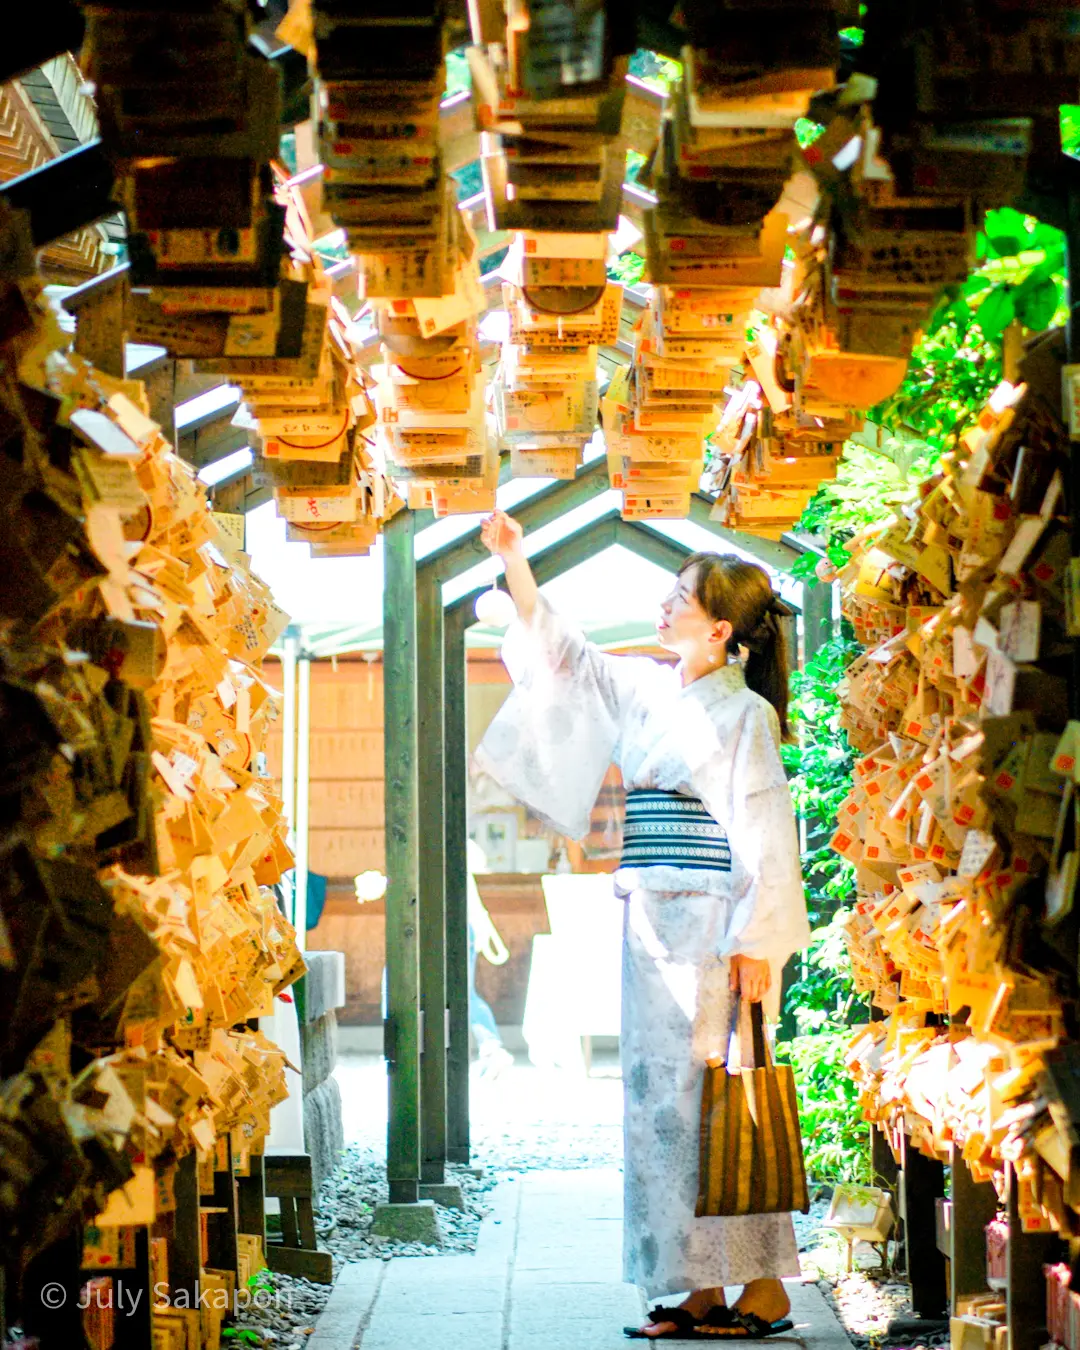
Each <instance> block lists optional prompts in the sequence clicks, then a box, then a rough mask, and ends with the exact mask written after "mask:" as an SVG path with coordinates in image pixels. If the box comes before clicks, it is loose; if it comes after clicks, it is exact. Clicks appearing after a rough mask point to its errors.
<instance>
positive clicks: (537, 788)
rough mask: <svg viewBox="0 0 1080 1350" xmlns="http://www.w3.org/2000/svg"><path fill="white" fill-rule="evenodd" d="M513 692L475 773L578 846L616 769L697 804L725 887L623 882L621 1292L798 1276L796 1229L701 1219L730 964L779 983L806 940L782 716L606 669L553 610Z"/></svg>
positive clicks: (732, 692) (617, 662)
mask: <svg viewBox="0 0 1080 1350" xmlns="http://www.w3.org/2000/svg"><path fill="white" fill-rule="evenodd" d="M503 659H504V661H505V663H506V666H507V668H508V670H509V671H510V674H511V676H512V678H513V680H514V684H515V689H514V692H513V694H512V695H511V697H510V698H509V699H508V700H507V702H506V703H505V704H504V705H503V707H502V709H500V711H499V713H498V714H497V715H496V717H495V719H494V721H493V722H492V724H491V727H490V728H489V730H488V732H487V734H486V736H485V738H484V740H483V742H482V744H481V746H480V747H479V749H478V751H477V755H476V767H477V769H478V770H479V771H480V772H481V773H487V774H490V775H491V776H492V777H493V778H494V779H496V781H497V782H499V783H500V784H501V785H502V786H503V787H504V788H505V789H506V790H507V791H508V792H509V793H511V794H512V795H513V796H514V797H516V798H517V799H518V800H519V801H521V802H523V803H524V804H525V805H527V806H528V807H529V808H530V809H531V810H533V811H534V812H536V813H537V814H539V815H540V816H542V817H543V818H544V819H545V820H547V821H548V822H549V823H550V824H551V825H552V826H553V827H554V828H555V829H556V830H558V831H559V832H560V833H562V834H565V835H568V836H569V837H571V838H575V839H579V838H582V837H583V836H584V835H585V834H587V833H588V830H589V816H590V813H591V810H592V807H593V805H594V803H595V801H596V798H597V795H598V793H599V790H600V785H601V783H602V781H603V779H604V776H605V774H606V772H607V768H608V765H609V764H610V763H611V761H612V759H616V760H617V761H618V763H619V766H620V768H621V770H622V775H623V780H624V782H625V785H626V788H627V790H628V791H630V790H633V789H647V788H652V789H660V790H662V791H665V792H674V793H681V794H685V795H687V796H690V797H696V798H699V799H700V800H701V801H702V803H703V804H704V806H705V807H706V808H707V810H708V812H709V814H710V815H711V816H712V817H713V818H714V819H715V820H716V821H718V822H719V823H720V825H721V826H722V827H723V828H724V830H725V831H726V832H727V835H728V842H729V844H730V855H731V861H730V870H696V869H693V870H692V869H687V868H684V867H671V866H654V865H649V866H643V867H634V868H627V867H623V868H620V870H619V871H618V872H617V873H616V875H615V884H616V889H617V893H618V894H619V895H620V896H622V897H623V898H624V899H625V901H626V913H625V921H624V942H623V1000H622V1009H623V1011H622V1037H621V1051H622V1071H623V1092H624V1105H625V1114H624V1140H625V1167H624V1173H625V1175H624V1187H625V1190H624V1220H623V1225H624V1226H623V1278H624V1279H625V1280H627V1281H629V1282H630V1283H633V1284H637V1285H640V1286H642V1287H643V1288H644V1289H645V1291H646V1294H647V1295H648V1296H649V1297H650V1298H654V1297H660V1296H664V1295H668V1294H677V1293H682V1292H685V1291H688V1290H691V1289H700V1288H710V1287H716V1286H723V1285H729V1286H731V1285H741V1284H744V1283H746V1282H747V1281H748V1280H752V1279H760V1278H766V1277H772V1278H777V1279H779V1278H783V1277H784V1276H793V1275H794V1276H797V1275H798V1274H799V1258H798V1248H797V1246H796V1242H795V1232H794V1226H793V1224H792V1221H791V1216H790V1215H789V1214H770V1215H753V1216H748V1217H744V1218H730V1219H727V1218H701V1219H699V1218H696V1217H695V1214H694V1208H695V1204H696V1200H697V1192H698V1158H699V1121H700V1111H701V1089H702V1081H703V1073H704V1064H705V1060H706V1059H707V1058H708V1057H709V1056H711V1055H715V1054H722V1053H723V1052H724V1051H725V1049H726V1047H727V1042H728V1039H729V1037H730V1029H731V1020H732V1014H733V1003H734V1000H733V999H732V997H731V994H730V992H729V989H728V969H729V959H730V957H731V956H732V955H734V954H735V953H740V952H741V953H744V954H746V955H747V956H753V957H756V958H758V959H762V960H767V961H768V962H769V965H770V967H771V969H772V989H771V991H770V995H769V998H768V1000H767V1006H766V1010H767V1011H768V1012H769V1013H770V1014H771V1015H775V1013H776V1010H777V1008H778V1005H779V989H780V974H781V970H782V968H783V965H784V963H785V962H786V961H787V959H788V957H789V956H791V954H792V953H793V952H795V951H798V950H799V949H800V948H801V947H803V946H805V945H806V943H807V941H808V940H809V936H810V930H809V924H808V922H807V916H806V903H805V899H804V895H803V886H802V876H801V872H800V863H799V847H798V838H797V834H796V830H795V819H794V814H793V811H792V806H791V796H790V792H789V789H788V785H787V781H786V779H785V777H784V771H783V767H782V765H781V762H780V756H779V753H778V746H779V741H780V735H779V724H778V721H777V717H776V712H775V710H774V709H773V708H772V707H771V705H770V704H769V703H767V702H766V700H765V699H763V698H761V697H760V695H758V694H755V693H753V692H752V691H751V690H749V689H747V687H746V682H745V680H744V678H743V672H742V667H741V666H739V665H734V664H733V665H727V666H724V667H721V668H719V669H717V670H716V671H714V672H712V673H711V674H709V675H706V676H704V677H702V678H701V679H699V680H695V681H694V682H693V683H691V684H689V685H687V686H686V687H685V688H684V687H683V685H682V682H681V678H680V675H679V672H678V670H677V669H673V668H672V667H670V666H667V665H664V664H661V663H660V662H657V661H653V660H651V659H650V658H648V657H628V656H608V655H606V654H604V653H602V652H600V651H599V650H598V649H597V648H596V647H594V646H593V645H592V644H591V643H589V642H587V641H586V640H585V638H584V637H583V635H582V634H581V633H580V632H577V631H575V630H573V629H571V628H570V627H568V626H567V625H566V624H564V623H563V622H562V621H561V620H560V618H559V617H558V616H557V615H556V614H555V613H554V612H553V611H552V610H551V608H550V607H549V606H548V605H547V603H546V601H544V600H543V599H541V600H540V601H539V602H538V604H537V608H536V612H535V615H534V617H533V619H532V621H531V623H530V625H529V626H528V627H526V626H525V625H523V624H521V623H520V622H519V623H515V624H514V626H513V627H512V628H511V629H510V631H509V632H508V633H507V637H506V641H505V643H504V645H503Z"/></svg>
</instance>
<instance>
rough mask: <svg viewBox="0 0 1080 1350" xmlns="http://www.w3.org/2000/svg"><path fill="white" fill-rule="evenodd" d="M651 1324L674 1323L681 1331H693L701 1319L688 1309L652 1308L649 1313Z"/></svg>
mask: <svg viewBox="0 0 1080 1350" xmlns="http://www.w3.org/2000/svg"><path fill="white" fill-rule="evenodd" d="M649 1321H650V1322H672V1323H674V1325H675V1326H676V1327H677V1328H678V1330H679V1331H693V1329H694V1328H695V1327H696V1326H698V1325H699V1319H698V1318H696V1317H695V1316H694V1314H693V1313H692V1312H688V1311H687V1309H686V1308H664V1307H662V1306H661V1307H656V1308H652V1309H651V1310H650V1312H649Z"/></svg>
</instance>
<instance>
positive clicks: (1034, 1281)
mask: <svg viewBox="0 0 1080 1350" xmlns="http://www.w3.org/2000/svg"><path fill="white" fill-rule="evenodd" d="M1006 1169H1007V1171H1006V1184H1007V1186H1008V1223H1009V1245H1008V1255H1007V1258H1006V1259H1007V1262H1008V1264H1007V1270H1006V1274H1007V1281H1008V1282H1007V1287H1006V1295H1005V1297H1006V1303H1007V1309H1008V1312H1007V1316H1008V1325H1009V1350H1038V1347H1039V1346H1041V1345H1043V1344H1045V1342H1046V1276H1045V1275H1044V1274H1043V1264H1044V1263H1045V1262H1046V1261H1048V1260H1050V1258H1051V1253H1052V1251H1053V1249H1054V1247H1055V1246H1056V1245H1057V1244H1056V1242H1055V1238H1054V1235H1053V1234H1052V1233H1025V1232H1024V1229H1023V1225H1022V1224H1021V1222H1020V1212H1019V1206H1018V1205H1017V1181H1016V1172H1015V1171H1014V1169H1013V1167H1012V1164H1011V1163H1007V1164H1006Z"/></svg>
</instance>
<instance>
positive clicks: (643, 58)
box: [629, 47, 682, 94]
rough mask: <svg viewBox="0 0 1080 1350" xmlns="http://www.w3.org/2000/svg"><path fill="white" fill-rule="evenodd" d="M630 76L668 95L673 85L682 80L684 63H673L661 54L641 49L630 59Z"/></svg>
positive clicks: (669, 58)
mask: <svg viewBox="0 0 1080 1350" xmlns="http://www.w3.org/2000/svg"><path fill="white" fill-rule="evenodd" d="M629 69H630V74H631V75H633V76H634V77H635V78H636V79H639V80H641V82H642V83H643V84H647V85H649V86H650V87H651V88H653V89H659V90H660V92H661V93H663V94H666V93H667V92H668V90H669V89H670V88H671V86H672V85H673V84H675V83H676V82H677V81H678V80H681V79H682V62H681V61H673V60H672V59H671V57H669V56H661V55H660V53H659V52H650V51H647V50H646V49H645V48H644V47H639V48H638V49H637V51H636V52H635V53H634V54H633V56H632V57H631V58H630V67H629Z"/></svg>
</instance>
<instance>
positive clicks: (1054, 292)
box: [983, 277, 1058, 333]
mask: <svg viewBox="0 0 1080 1350" xmlns="http://www.w3.org/2000/svg"><path fill="white" fill-rule="evenodd" d="M1057 307H1058V288H1057V282H1056V281H1054V279H1053V278H1052V277H1046V278H1044V279H1043V280H1041V281H1038V282H1037V283H1036V285H1034V286H1033V287H1032V288H1031V289H1030V290H1027V291H1025V292H1024V294H1023V295H1018V296H1017V298H1016V317H1017V318H1018V319H1019V320H1020V322H1021V323H1022V324H1023V325H1024V327H1025V328H1030V329H1032V330H1033V331H1034V332H1037V333H1041V332H1042V330H1043V329H1044V328H1048V327H1049V326H1050V324H1051V322H1052V321H1053V318H1054V315H1055V314H1056V313H1057ZM983 331H984V332H985V331H986V330H985V329H984V330H983Z"/></svg>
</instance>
